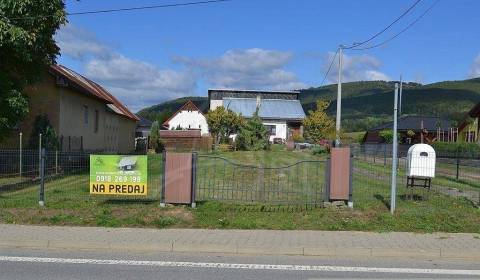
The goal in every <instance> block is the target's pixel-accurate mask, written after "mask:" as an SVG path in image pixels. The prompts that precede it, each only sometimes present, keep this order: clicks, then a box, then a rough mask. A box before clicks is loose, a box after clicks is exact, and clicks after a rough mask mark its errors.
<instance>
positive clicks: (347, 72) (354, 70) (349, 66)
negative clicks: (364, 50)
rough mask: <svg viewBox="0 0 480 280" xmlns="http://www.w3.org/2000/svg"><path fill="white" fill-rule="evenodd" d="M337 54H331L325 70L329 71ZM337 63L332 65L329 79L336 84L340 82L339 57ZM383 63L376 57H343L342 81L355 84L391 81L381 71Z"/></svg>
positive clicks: (325, 64)
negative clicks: (356, 82)
mask: <svg viewBox="0 0 480 280" xmlns="http://www.w3.org/2000/svg"><path fill="white" fill-rule="evenodd" d="M334 55H335V54H334V53H332V52H329V53H328V55H327V58H326V59H325V63H324V65H323V70H324V71H327V69H328V66H329V65H330V62H331V61H332V58H333V56H334ZM335 59H336V61H335V62H334V64H333V65H332V69H331V70H330V73H329V75H328V77H327V79H328V81H329V82H331V83H336V82H337V80H338V56H337V57H336V58H335ZM381 67H382V63H381V61H380V60H379V59H377V58H376V57H373V56H370V55H366V54H364V55H346V54H344V55H343V69H342V81H344V82H354V81H376V80H390V77H388V76H387V75H386V74H385V73H383V72H381V71H380V68H381Z"/></svg>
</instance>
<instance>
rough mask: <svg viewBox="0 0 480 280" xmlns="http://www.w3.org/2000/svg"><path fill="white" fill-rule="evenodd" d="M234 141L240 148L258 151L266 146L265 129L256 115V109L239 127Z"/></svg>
mask: <svg viewBox="0 0 480 280" xmlns="http://www.w3.org/2000/svg"><path fill="white" fill-rule="evenodd" d="M235 141H236V144H237V147H238V149H240V150H247V151H260V150H265V149H267V148H268V146H269V141H268V133H267V129H266V128H265V126H264V125H263V123H262V120H261V119H260V117H259V116H258V109H257V110H256V111H255V113H254V114H253V117H252V118H251V119H249V120H248V121H247V122H246V124H245V125H242V126H241V127H240V131H239V132H238V135H237V139H235Z"/></svg>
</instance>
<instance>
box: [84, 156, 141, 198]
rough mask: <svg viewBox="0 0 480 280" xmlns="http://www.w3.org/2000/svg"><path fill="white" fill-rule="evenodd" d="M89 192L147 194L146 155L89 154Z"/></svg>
mask: <svg viewBox="0 0 480 280" xmlns="http://www.w3.org/2000/svg"><path fill="white" fill-rule="evenodd" d="M90 194H106V195H147V156H141V155H134V156H122V155H90Z"/></svg>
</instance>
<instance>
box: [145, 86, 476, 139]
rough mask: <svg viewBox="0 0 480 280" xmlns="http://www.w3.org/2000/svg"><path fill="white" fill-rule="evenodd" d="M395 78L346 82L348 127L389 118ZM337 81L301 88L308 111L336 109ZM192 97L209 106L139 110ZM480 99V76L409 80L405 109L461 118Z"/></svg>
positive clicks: (151, 114) (158, 112)
mask: <svg viewBox="0 0 480 280" xmlns="http://www.w3.org/2000/svg"><path fill="white" fill-rule="evenodd" d="M394 84H395V83H394V82H385V81H362V82H351V83H344V84H343V85H342V97H343V98H342V122H343V125H342V126H343V127H344V128H345V129H346V130H347V131H361V130H366V129H368V128H369V127H372V126H375V125H378V124H380V123H383V122H386V121H389V120H390V119H391V115H392V112H393V91H394ZM336 97H337V85H336V84H332V85H328V86H323V87H319V88H309V89H304V90H301V93H300V95H299V98H300V101H301V102H302V105H303V107H304V109H305V111H306V112H308V110H311V109H313V108H315V101H316V100H317V99H319V98H322V99H327V100H330V101H331V104H330V106H329V108H328V112H329V113H330V114H331V115H332V116H333V115H334V114H335V109H336ZM188 99H191V100H192V101H194V102H195V103H196V104H198V105H197V106H199V107H202V108H201V109H203V108H207V107H208V100H207V98H206V97H184V98H179V99H175V100H172V101H168V102H165V103H161V104H158V105H154V106H152V107H148V108H145V109H143V110H141V111H140V112H139V113H138V114H139V115H141V116H143V117H146V118H148V119H160V120H164V119H165V118H166V117H168V115H170V114H172V113H173V112H175V111H176V110H177V109H178V108H179V107H180V106H181V105H183V104H184V103H185V102H186V101H187V100H188ZM478 102H480V78H476V79H469V80H462V81H446V82H439V83H433V84H427V85H421V84H417V83H405V84H404V86H403V102H402V113H403V114H409V115H429V116H444V117H448V118H452V119H453V120H456V121H460V120H461V119H462V118H463V117H464V116H465V114H466V113H467V112H468V111H469V110H470V109H471V108H472V107H473V106H474V105H475V104H476V103H478Z"/></svg>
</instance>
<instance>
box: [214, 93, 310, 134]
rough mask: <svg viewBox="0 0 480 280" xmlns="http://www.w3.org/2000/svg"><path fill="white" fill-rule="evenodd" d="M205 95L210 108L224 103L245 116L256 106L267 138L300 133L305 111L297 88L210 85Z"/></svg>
mask: <svg viewBox="0 0 480 280" xmlns="http://www.w3.org/2000/svg"><path fill="white" fill-rule="evenodd" d="M208 98H209V105H210V110H215V108H217V107H218V106H224V107H225V108H228V109H230V110H232V111H233V112H235V113H237V114H241V115H242V116H243V117H245V118H247V119H248V118H251V117H252V116H253V114H254V113H255V111H256V109H257V107H258V108H259V111H258V115H259V117H260V118H261V119H262V123H263V124H264V125H265V127H266V128H267V130H268V132H269V134H270V141H273V140H274V139H275V138H279V139H281V140H282V141H285V140H287V139H288V138H289V137H292V136H294V135H300V136H302V135H303V126H302V120H303V119H304V118H305V112H304V111H303V108H302V105H301V104H300V101H299V100H298V92H296V91H257V90H228V89H210V90H209V91H208Z"/></svg>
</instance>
